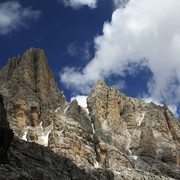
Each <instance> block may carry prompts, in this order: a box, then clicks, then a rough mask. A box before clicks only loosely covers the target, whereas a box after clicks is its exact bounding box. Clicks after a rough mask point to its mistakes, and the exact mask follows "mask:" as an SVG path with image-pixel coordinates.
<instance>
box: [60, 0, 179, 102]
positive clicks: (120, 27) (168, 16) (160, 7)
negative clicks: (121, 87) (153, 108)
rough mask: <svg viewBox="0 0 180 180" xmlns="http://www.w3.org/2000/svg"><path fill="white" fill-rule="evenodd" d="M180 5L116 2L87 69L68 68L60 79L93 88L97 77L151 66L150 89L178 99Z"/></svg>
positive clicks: (172, 0)
mask: <svg viewBox="0 0 180 180" xmlns="http://www.w3.org/2000/svg"><path fill="white" fill-rule="evenodd" d="M117 2H118V1H117ZM179 9H180V1H179V0H166V1H164V0H151V1H147V0H130V1H129V2H128V3H127V4H126V6H125V8H121V7H119V8H117V9H116V10H115V11H114V12H113V14H112V19H111V22H105V23H104V27H103V35H101V36H97V37H96V38H95V41H94V43H95V56H94V58H93V59H92V60H91V61H89V62H88V63H87V65H86V66H85V67H84V69H79V68H78V67H73V68H69V67H66V68H65V69H63V71H62V72H61V74H60V78H61V82H63V83H64V84H66V86H67V87H69V88H73V89H76V90H77V91H79V92H81V93H88V92H89V90H90V89H91V88H92V86H93V85H94V84H95V83H96V81H97V80H98V79H106V78H110V77H111V75H112V74H113V75H116V76H119V77H126V75H131V74H132V73H134V72H137V71H140V70H141V69H142V68H143V67H146V68H148V69H149V70H150V71H151V72H152V77H151V78H150V80H149V82H147V87H148V92H147V94H148V95H149V96H151V97H153V98H154V99H157V100H158V101H160V102H165V103H167V104H179V103H180V98H179V97H180V21H179V17H180V11H179Z"/></svg>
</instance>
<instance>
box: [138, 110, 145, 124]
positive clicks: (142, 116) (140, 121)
mask: <svg viewBox="0 0 180 180" xmlns="http://www.w3.org/2000/svg"><path fill="white" fill-rule="evenodd" d="M144 116H145V112H143V113H142V114H141V118H139V117H138V119H140V120H139V121H138V126H140V125H141V123H142V121H143V119H144Z"/></svg>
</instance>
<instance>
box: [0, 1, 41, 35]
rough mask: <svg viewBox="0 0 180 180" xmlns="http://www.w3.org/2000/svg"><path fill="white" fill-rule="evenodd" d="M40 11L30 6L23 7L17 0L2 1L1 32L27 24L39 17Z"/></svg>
mask: <svg viewBox="0 0 180 180" xmlns="http://www.w3.org/2000/svg"><path fill="white" fill-rule="evenodd" d="M39 15H40V11H37V10H32V9H31V8H30V7H28V8H23V7H22V6H21V5H20V4H19V3H18V2H16V1H8V2H4V3H0V34H7V33H10V32H11V31H13V30H15V29H17V28H19V27H21V26H26V25H27V24H26V22H27V21H28V20H31V19H37V18H39Z"/></svg>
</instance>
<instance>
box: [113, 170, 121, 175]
mask: <svg viewBox="0 0 180 180" xmlns="http://www.w3.org/2000/svg"><path fill="white" fill-rule="evenodd" d="M113 172H114V173H115V174H121V173H120V172H118V171H115V170H114V171H113Z"/></svg>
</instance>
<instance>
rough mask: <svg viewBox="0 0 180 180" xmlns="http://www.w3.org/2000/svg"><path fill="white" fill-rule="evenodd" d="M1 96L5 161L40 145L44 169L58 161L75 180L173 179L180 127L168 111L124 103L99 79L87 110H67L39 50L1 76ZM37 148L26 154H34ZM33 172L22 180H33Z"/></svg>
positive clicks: (178, 172)
mask: <svg viewBox="0 0 180 180" xmlns="http://www.w3.org/2000/svg"><path fill="white" fill-rule="evenodd" d="M0 94H2V95H3V97H4V100H3V106H4V111H6V114H7V120H8V123H9V126H10V128H11V129H12V130H13V132H14V134H15V138H16V140H15V141H13V143H12V146H13V148H12V149H13V151H12V154H13V153H15V154H18V151H19V152H22V151H23V150H22V149H21V148H18V146H19V144H22V148H24V149H28V148H29V147H31V143H32V144H33V143H36V144H39V145H42V148H43V150H42V151H43V152H44V151H45V152H46V150H47V149H48V150H52V152H53V153H54V154H53V155H52V154H51V153H50V154H49V152H48V153H47V154H46V155H47V156H48V157H46V160H44V161H45V162H46V166H48V164H49V160H48V159H49V158H51V157H52V158H53V162H52V161H51V163H56V160H54V158H55V157H57V158H58V157H62V156H64V157H66V158H69V160H70V161H72V162H73V163H74V164H75V165H77V166H78V167H79V169H81V170H82V169H83V172H86V173H87V174H86V175H88V176H82V179H83V178H85V177H86V178H87V177H91V178H92V179H93V178H94V179H117V180H119V179H120V180H121V179H132V180H133V179H137V180H138V179H143V178H144V179H152V180H154V179H163V178H164V179H169V178H170V177H171V178H174V179H180V167H179V166H180V122H179V121H178V120H177V119H176V118H175V117H174V116H173V114H172V113H171V112H170V110H169V109H168V108H167V106H157V105H155V104H154V103H145V102H144V101H143V100H140V99H136V98H131V97H127V96H126V95H124V94H122V93H121V92H119V91H118V90H116V89H115V88H114V87H109V86H107V85H106V84H105V82H104V81H102V80H100V81H98V82H97V84H96V86H95V87H94V89H93V90H92V91H91V93H90V94H89V96H88V98H87V109H85V108H83V107H81V106H80V105H78V102H77V101H76V100H74V101H72V102H71V103H69V102H67V101H66V98H65V96H64V95H63V93H62V92H61V91H60V90H59V89H58V88H57V85H56V82H55V80H54V76H53V74H52V72H51V70H50V69H49V67H48V63H47V58H46V56H45V53H44V51H43V50H42V49H35V48H31V49H29V50H27V51H26V52H25V53H24V54H23V55H22V56H19V57H18V58H11V59H10V60H9V61H8V63H7V65H6V66H5V67H4V68H2V69H0ZM1 114H2V113H1ZM0 117H1V116H0ZM19 139H21V140H19ZM3 141H5V139H4V140H3ZM17 144H18V145H17ZM39 145H37V146H36V145H35V146H33V147H31V148H33V150H34V151H36V148H37V150H38V152H41V150H40V149H39V148H40V146H39ZM28 152H29V151H28ZM27 156H28V158H29V161H31V160H32V159H31V158H35V156H36V155H35V154H32V156H33V157H31V155H30V154H29V153H26V154H24V155H23V158H25V159H26V158H27ZM39 156H40V157H41V160H40V161H43V156H41V155H39ZM13 158H14V159H13V160H12V161H11V159H10V162H13V163H15V162H14V161H15V160H19V161H20V163H21V164H22V166H23V164H24V163H25V161H24V160H23V161H22V160H21V159H20V156H18V157H17V159H16V158H15V156H13ZM18 158H19V159H18ZM60 159H61V158H60ZM57 162H59V160H57ZM13 163H12V164H13ZM32 163H34V161H33V160H32ZM51 165H52V164H51ZM61 165H62V166H61V168H63V164H61ZM26 166H28V165H27V164H25V165H24V167H26ZM34 166H35V167H38V166H39V165H38V163H37V162H36V163H35V164H34ZM52 166H53V165H52ZM68 167H71V166H70V165H68ZM64 168H66V169H67V166H65V167H64ZM72 168H75V169H76V172H77V171H78V172H80V173H83V172H82V171H81V170H80V171H79V170H78V169H77V168H76V167H75V166H74V165H73V166H72ZM20 169H21V168H20ZM20 169H19V170H17V169H14V171H20ZM57 169H58V167H57V166H55V168H54V169H53V172H54V171H58V170H57ZM5 170H6V169H0V172H1V171H2V173H3V172H5ZM24 171H25V172H26V169H23V171H22V172H23V173H24ZM35 171H36V168H34V170H33V171H32V172H31V175H30V176H28V175H27V177H31V178H32V177H33V173H35ZM26 173H27V174H28V172H26ZM46 173H47V172H46ZM89 173H90V174H91V175H90V174H89ZM60 174H62V173H59V174H58V173H55V174H50V176H49V177H56V176H59V177H60ZM89 175H90V176H89ZM19 177H21V173H19ZM69 177H70V176H69ZM77 177H78V176H77ZM80 177H81V176H79V179H80ZM52 179H53V178H52ZM72 179H73V178H72Z"/></svg>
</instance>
